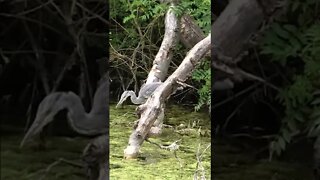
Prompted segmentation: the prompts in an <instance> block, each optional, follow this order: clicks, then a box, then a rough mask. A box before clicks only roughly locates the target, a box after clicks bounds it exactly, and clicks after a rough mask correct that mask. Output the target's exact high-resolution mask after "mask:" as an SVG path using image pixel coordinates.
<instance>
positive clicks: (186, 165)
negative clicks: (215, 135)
mask: <svg viewBox="0 0 320 180" xmlns="http://www.w3.org/2000/svg"><path fill="white" fill-rule="evenodd" d="M135 107H136V106H129V105H126V106H125V107H124V108H123V109H115V108H114V106H111V107H110V114H111V117H110V179H155V180H158V179H159V180H160V179H161V180H162V179H193V176H194V173H195V170H196V165H197V160H196V152H197V149H198V146H199V144H200V145H201V148H200V149H201V150H204V149H205V147H206V146H207V145H209V144H210V143H211V138H210V135H209V133H203V132H206V131H209V130H210V122H209V116H208V115H207V114H203V113H197V112H194V110H193V109H192V108H184V107H179V106H173V105H172V106H167V108H166V118H165V120H164V123H165V124H167V125H171V126H173V128H164V130H163V133H162V135H161V136H160V137H158V138H156V139H150V140H151V141H153V142H157V143H158V144H166V145H169V144H171V143H173V142H174V141H176V140H179V139H181V140H182V141H181V143H180V150H178V151H177V156H178V158H180V162H179V160H177V159H176V157H175V155H174V153H173V152H170V151H167V150H163V149H160V148H159V147H157V146H155V145H153V144H150V143H148V142H144V144H143V145H142V147H141V149H140V151H141V155H140V157H139V158H138V159H136V160H124V159H123V150H124V149H125V148H126V146H127V144H128V140H129V136H130V134H131V132H132V130H133V129H132V125H133V122H134V121H136V120H137V117H136V116H135V110H134V109H135ZM192 125H194V127H193V128H192ZM200 126H201V129H200V133H199V130H198V129H199V127H200ZM179 127H181V128H180V129H179ZM182 127H183V128H182ZM186 129H188V130H189V131H188V132H184V131H183V130H186ZM210 152H211V149H210V148H209V149H207V151H206V152H205V153H204V155H203V159H202V165H203V167H204V169H205V175H206V178H207V179H211V173H210V171H211V165H210V161H211V153H210Z"/></svg>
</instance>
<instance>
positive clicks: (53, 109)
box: [20, 93, 65, 148]
mask: <svg viewBox="0 0 320 180" xmlns="http://www.w3.org/2000/svg"><path fill="white" fill-rule="evenodd" d="M64 99H65V98H64V94H63V93H52V94H50V95H48V96H46V97H45V98H44V99H43V100H42V102H41V103H40V104H39V107H38V110H37V115H36V118H35V120H34V121H33V123H32V125H31V127H30V128H29V130H28V132H27V133H26V135H25V136H24V137H23V140H22V141H21V143H20V148H21V147H23V146H24V144H25V143H27V142H29V141H30V140H32V139H33V138H34V137H35V136H37V135H38V134H39V133H40V132H41V131H42V129H43V128H44V127H45V126H46V125H47V124H49V123H50V122H51V121H53V118H54V116H55V115H56V114H57V113H58V112H59V111H60V110H62V109H64V108H65V106H64V104H63V101H64Z"/></svg>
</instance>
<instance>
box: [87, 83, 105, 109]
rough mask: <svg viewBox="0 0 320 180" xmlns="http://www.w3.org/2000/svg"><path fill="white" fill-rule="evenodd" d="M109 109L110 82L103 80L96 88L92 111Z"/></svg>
mask: <svg viewBox="0 0 320 180" xmlns="http://www.w3.org/2000/svg"><path fill="white" fill-rule="evenodd" d="M107 111H108V82H107V81H105V82H103V83H102V84H101V85H100V86H99V87H98V88H97V90H96V93H95V94H94V98H93V105H92V109H91V112H90V113H106V112H107Z"/></svg>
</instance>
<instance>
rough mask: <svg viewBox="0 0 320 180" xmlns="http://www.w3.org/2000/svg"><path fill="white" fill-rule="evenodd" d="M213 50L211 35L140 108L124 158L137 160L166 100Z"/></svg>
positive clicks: (197, 46)
mask: <svg viewBox="0 0 320 180" xmlns="http://www.w3.org/2000/svg"><path fill="white" fill-rule="evenodd" d="M210 48H211V34H209V35H208V36H207V37H206V38H205V39H203V40H202V41H200V42H199V43H197V44H196V45H195V46H194V47H193V48H192V49H191V50H190V51H189V52H188V54H187V56H186V57H185V59H184V60H183V61H182V63H181V64H180V66H179V67H178V68H177V69H176V71H175V72H174V73H173V74H172V75H171V76H170V77H168V79H167V80H166V81H165V82H164V83H163V84H162V85H160V86H159V87H158V88H157V90H156V91H155V93H154V94H153V95H152V96H151V97H150V98H149V99H148V100H147V102H146V103H145V104H143V105H140V106H139V107H138V109H139V112H140V115H141V116H140V119H139V123H138V126H137V128H136V129H135V130H134V131H133V132H132V134H131V135H130V138H129V144H128V146H127V148H126V149H125V150H124V157H125V158H127V159H131V158H136V157H137V155H138V152H139V149H140V146H141V145H142V143H143V141H144V139H145V138H146V137H147V134H148V133H149V131H150V129H151V127H152V125H153V124H154V122H155V121H156V119H157V117H158V116H159V115H160V113H161V112H162V109H163V106H164V103H165V100H167V99H168V98H169V97H170V95H171V94H172V93H173V92H174V91H175V90H176V89H177V87H178V86H179V84H181V82H184V81H185V80H186V79H187V78H188V77H190V76H191V73H192V71H193V70H194V69H195V67H196V65H197V64H198V63H199V62H200V60H201V59H202V57H204V56H205V54H206V53H207V52H208V51H209V50H210Z"/></svg>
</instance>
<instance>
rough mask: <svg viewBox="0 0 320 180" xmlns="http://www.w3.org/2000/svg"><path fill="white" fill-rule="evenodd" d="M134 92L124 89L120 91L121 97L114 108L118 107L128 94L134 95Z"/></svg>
mask: <svg viewBox="0 0 320 180" xmlns="http://www.w3.org/2000/svg"><path fill="white" fill-rule="evenodd" d="M134 95H135V94H134V92H133V91H125V92H123V93H122V95H121V98H120V100H119V102H118V104H117V106H116V108H118V107H119V106H121V105H122V103H123V102H124V101H125V100H126V99H127V98H128V97H129V96H134Z"/></svg>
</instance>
